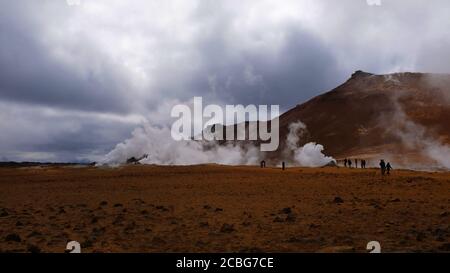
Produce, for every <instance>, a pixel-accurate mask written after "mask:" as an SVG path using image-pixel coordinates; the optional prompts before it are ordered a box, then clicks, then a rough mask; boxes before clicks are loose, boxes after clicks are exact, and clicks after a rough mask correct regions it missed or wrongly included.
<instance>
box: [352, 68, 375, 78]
mask: <svg viewBox="0 0 450 273" xmlns="http://www.w3.org/2000/svg"><path fill="white" fill-rule="evenodd" d="M372 75H374V74H372V73H369V72H365V71H362V70H357V71H355V72H354V73H353V74H352V78H360V77H368V76H372Z"/></svg>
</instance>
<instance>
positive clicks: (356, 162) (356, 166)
mask: <svg viewBox="0 0 450 273" xmlns="http://www.w3.org/2000/svg"><path fill="white" fill-rule="evenodd" d="M355 168H357V169H358V159H355Z"/></svg>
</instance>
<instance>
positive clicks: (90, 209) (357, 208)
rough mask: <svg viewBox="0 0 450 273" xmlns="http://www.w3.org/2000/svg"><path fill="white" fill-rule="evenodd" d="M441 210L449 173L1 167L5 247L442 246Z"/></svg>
mask: <svg viewBox="0 0 450 273" xmlns="http://www.w3.org/2000/svg"><path fill="white" fill-rule="evenodd" d="M336 197H339V198H340V199H342V201H343V202H342V203H339V202H338V201H339V198H336ZM102 202H104V203H103V204H101V203H102ZM449 219H450V173H425V172H413V171H396V172H394V174H393V175H391V176H390V177H385V178H382V177H380V175H379V173H378V171H377V170H374V169H369V170H355V169H353V170H348V169H344V168H316V169H307V168H291V169H287V170H286V171H282V170H280V169H275V168H267V169H260V168H257V167H227V166H217V165H202V166H192V167H159V166H127V167H122V168H116V169H109V168H94V167H84V168H74V167H33V168H6V167H5V168H0V251H3V252H27V251H39V250H40V251H43V252H64V249H65V246H66V243H67V242H68V241H71V240H76V241H79V242H80V243H81V244H82V252H252V251H258V252H316V251H325V252H334V251H356V252H365V251H366V250H365V248H366V244H367V243H368V242H369V241H374V240H375V241H379V242H380V243H381V247H382V251H384V252H397V251H400V252H413V251H425V252H430V251H450V249H449V247H450V227H449V224H450V221H449ZM14 235H15V236H14ZM17 236H18V237H20V242H18V238H17Z"/></svg>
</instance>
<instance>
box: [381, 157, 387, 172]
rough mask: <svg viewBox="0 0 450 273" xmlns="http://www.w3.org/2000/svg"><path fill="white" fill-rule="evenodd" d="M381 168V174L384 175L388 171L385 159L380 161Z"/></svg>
mask: <svg viewBox="0 0 450 273" xmlns="http://www.w3.org/2000/svg"><path fill="white" fill-rule="evenodd" d="M380 170H381V175H383V176H384V174H385V173H386V162H384V160H383V159H381V161H380Z"/></svg>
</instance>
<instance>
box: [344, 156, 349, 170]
mask: <svg viewBox="0 0 450 273" xmlns="http://www.w3.org/2000/svg"><path fill="white" fill-rule="evenodd" d="M347 163H348V160H347V158H346V159H344V166H345V167H346V168H347Z"/></svg>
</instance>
